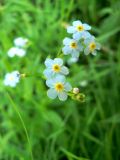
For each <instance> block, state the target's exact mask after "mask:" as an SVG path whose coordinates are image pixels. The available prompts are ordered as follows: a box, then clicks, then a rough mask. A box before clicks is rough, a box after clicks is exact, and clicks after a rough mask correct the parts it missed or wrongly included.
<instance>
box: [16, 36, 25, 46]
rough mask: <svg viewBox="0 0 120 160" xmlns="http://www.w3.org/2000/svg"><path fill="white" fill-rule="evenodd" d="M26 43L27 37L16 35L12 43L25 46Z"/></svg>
mask: <svg viewBox="0 0 120 160" xmlns="http://www.w3.org/2000/svg"><path fill="white" fill-rule="evenodd" d="M27 43H28V39H27V38H22V37H18V38H16V39H15V40H14V45H15V46H16V47H24V46H26V44H27Z"/></svg>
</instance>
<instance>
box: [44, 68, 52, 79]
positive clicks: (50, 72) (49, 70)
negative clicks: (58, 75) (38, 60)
mask: <svg viewBox="0 0 120 160" xmlns="http://www.w3.org/2000/svg"><path fill="white" fill-rule="evenodd" d="M43 74H44V76H45V77H46V78H51V77H52V70H51V69H45V70H44V72H43Z"/></svg>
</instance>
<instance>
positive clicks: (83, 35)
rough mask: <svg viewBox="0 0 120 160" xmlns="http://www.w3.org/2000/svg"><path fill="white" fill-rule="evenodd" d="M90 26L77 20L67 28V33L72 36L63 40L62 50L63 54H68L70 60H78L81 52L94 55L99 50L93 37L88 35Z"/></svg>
mask: <svg viewBox="0 0 120 160" xmlns="http://www.w3.org/2000/svg"><path fill="white" fill-rule="evenodd" d="M89 30H91V26H89V25H88V24H86V23H82V22H81V21H79V20H77V21H74V22H73V25H72V26H68V27H67V32H68V33H70V34H72V38H68V37H66V38H64V40H63V45H64V47H63V48H62V51H63V54H64V55H68V54H70V55H71V56H72V58H76V59H78V58H79V55H80V53H81V52H84V54H85V55H88V54H89V53H91V54H93V55H96V53H97V52H96V51H97V50H99V49H100V44H99V43H97V42H96V39H95V37H94V36H93V35H91V34H90V33H89Z"/></svg>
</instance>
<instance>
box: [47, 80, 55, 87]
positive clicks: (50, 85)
mask: <svg viewBox="0 0 120 160" xmlns="http://www.w3.org/2000/svg"><path fill="white" fill-rule="evenodd" d="M46 85H47V86H48V87H50V88H53V87H54V80H53V79H49V80H47V81H46Z"/></svg>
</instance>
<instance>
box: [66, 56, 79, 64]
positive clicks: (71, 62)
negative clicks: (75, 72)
mask: <svg viewBox="0 0 120 160" xmlns="http://www.w3.org/2000/svg"><path fill="white" fill-rule="evenodd" d="M78 60H79V59H78V58H72V57H71V58H70V59H68V61H67V63H68V64H69V65H71V64H73V63H76V62H77V61H78Z"/></svg>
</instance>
